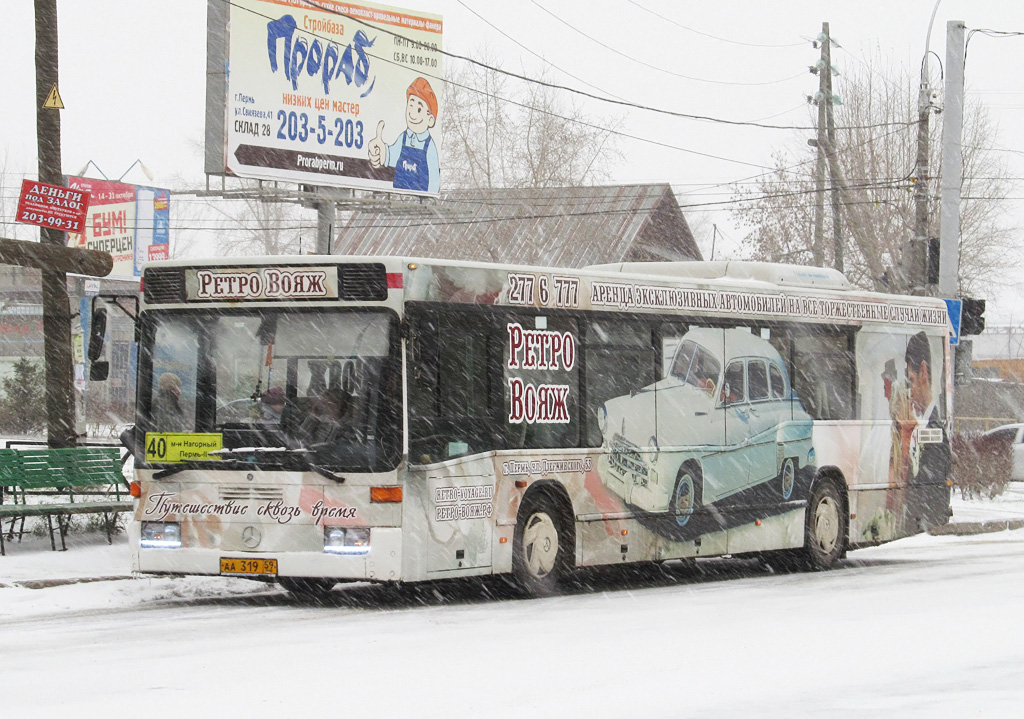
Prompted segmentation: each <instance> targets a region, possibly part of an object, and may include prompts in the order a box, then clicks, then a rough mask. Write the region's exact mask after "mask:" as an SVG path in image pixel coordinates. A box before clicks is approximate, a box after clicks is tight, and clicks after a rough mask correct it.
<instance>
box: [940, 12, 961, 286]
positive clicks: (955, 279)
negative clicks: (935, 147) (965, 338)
mask: <svg viewBox="0 0 1024 719" xmlns="http://www.w3.org/2000/svg"><path fill="white" fill-rule="evenodd" d="M964 29H965V25H964V22H963V20H950V21H949V22H947V23H946V90H945V98H944V102H943V110H942V117H943V120H942V183H941V185H942V186H941V195H940V217H941V219H940V224H939V243H940V245H939V288H938V289H939V296H940V297H943V298H945V299H953V298H955V297H958V296H959V294H960V283H959V274H960V186H961V184H962V183H963V174H964V169H963V148H962V143H963V137H962V136H963V124H964V55H965V48H964Z"/></svg>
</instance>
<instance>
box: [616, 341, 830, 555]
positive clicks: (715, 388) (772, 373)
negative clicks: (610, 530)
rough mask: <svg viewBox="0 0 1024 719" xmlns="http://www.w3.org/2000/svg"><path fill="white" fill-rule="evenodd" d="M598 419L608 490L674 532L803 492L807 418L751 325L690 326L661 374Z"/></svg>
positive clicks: (747, 517) (809, 449)
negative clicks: (749, 328) (658, 377)
mask: <svg viewBox="0 0 1024 719" xmlns="http://www.w3.org/2000/svg"><path fill="white" fill-rule="evenodd" d="M598 415H599V416H598V419H599V424H600V426H601V431H602V435H603V454H602V461H601V462H600V473H601V477H602V481H603V482H604V484H605V486H607V487H608V488H609V489H611V490H612V491H613V492H614V493H615V494H617V495H618V496H619V497H620V498H621V499H622V500H623V501H624V502H625V503H626V504H627V505H628V506H630V507H631V508H632V509H633V510H634V511H637V510H639V512H638V513H639V515H640V516H641V517H644V516H647V518H650V515H651V514H652V513H653V514H654V515H657V516H659V517H660V518H662V519H666V518H667V519H668V521H665V522H661V524H660V526H662V527H664V528H665V529H666V530H668V531H669V533H670V534H672V535H673V536H674V537H676V538H684V537H681V536H680V535H686V536H687V537H693V536H696V535H698V534H701V533H704V532H707V531H713V530H714V529H717V528H726V527H728V526H737V525H739V524H745V523H747V522H751V521H755V520H756V519H757V518H758V517H765V516H770V515H773V514H778V513H779V512H782V511H785V510H787V509H790V508H792V507H793V506H794V505H796V504H797V503H799V502H801V501H802V500H803V499H805V498H806V497H805V496H804V495H806V491H807V487H808V485H809V478H810V475H811V472H810V471H808V469H809V468H812V467H813V465H814V448H813V445H812V440H811V429H812V420H811V417H810V415H808V414H807V412H806V411H805V410H804V407H803V405H802V404H801V402H800V399H799V398H798V397H797V396H796V394H795V393H794V391H793V387H792V385H791V383H790V378H789V374H788V372H787V371H786V364H785V362H784V361H783V359H782V356H781V355H780V354H779V352H778V350H776V349H775V347H773V346H772V345H771V344H770V343H769V342H768V341H767V340H765V339H762V338H761V337H759V336H757V335H754V334H752V333H751V332H750V330H748V329H744V328H733V329H719V328H693V329H690V330H689V331H688V332H687V333H686V334H685V335H684V336H683V338H682V340H681V342H680V343H679V346H678V348H677V350H676V352H675V355H674V357H673V359H672V362H671V365H670V367H669V369H668V372H667V373H666V376H665V377H664V378H663V379H661V380H659V381H658V382H656V383H654V384H652V385H649V386H647V387H644V388H642V389H640V390H637V391H634V392H632V393H631V394H630V395H628V396H621V397H616V398H614V399H611V400H609V401H607V402H605V403H604V404H603V405H602V406H601V407H600V408H599V409H598Z"/></svg>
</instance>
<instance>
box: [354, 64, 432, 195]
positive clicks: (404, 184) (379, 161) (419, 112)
mask: <svg viewBox="0 0 1024 719" xmlns="http://www.w3.org/2000/svg"><path fill="white" fill-rule="evenodd" d="M405 97H406V105H405V122H406V125H407V126H408V129H407V130H406V131H405V132H403V133H402V134H401V135H399V136H398V139H397V140H395V142H394V143H393V144H391V145H386V144H384V140H383V138H382V137H381V136H382V135H383V133H384V121H383V120H381V121H380V122H378V123H377V136H376V137H375V138H373V139H372V140H370V143H369V145H368V148H369V152H370V165H371V166H372V167H374V168H379V167H383V166H385V165H387V166H388V167H393V168H395V181H394V187H395V189H396V190H414V191H417V192H437V191H438V190H439V189H440V187H441V164H440V161H439V159H438V154H437V145H436V143H434V141H433V138H432V137H431V136H430V128H432V127H433V126H434V123H436V122H437V96H436V95H434V91H433V89H431V87H430V83H429V82H427V81H426V80H425V79H423V78H422V77H418V78H416V79H415V80H414V81H413V83H412V84H411V85H409V89H408V90H406V91H405Z"/></svg>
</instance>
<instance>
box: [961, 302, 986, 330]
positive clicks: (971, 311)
mask: <svg viewBox="0 0 1024 719" xmlns="http://www.w3.org/2000/svg"><path fill="white" fill-rule="evenodd" d="M984 330H985V300H973V299H970V298H968V297H964V298H963V300H962V304H961V308H960V335H961V336H963V335H980V334H981V333H982V332H983V331H984Z"/></svg>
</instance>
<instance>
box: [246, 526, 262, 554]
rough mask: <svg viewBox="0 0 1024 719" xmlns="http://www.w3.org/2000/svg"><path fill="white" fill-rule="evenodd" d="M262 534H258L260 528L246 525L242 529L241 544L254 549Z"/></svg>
mask: <svg viewBox="0 0 1024 719" xmlns="http://www.w3.org/2000/svg"><path fill="white" fill-rule="evenodd" d="M261 539H263V536H262V535H261V534H260V530H258V529H256V527H246V528H245V529H243V530H242V544H244V545H245V546H247V547H248V548H249V549H254V548H255V547H257V546H258V545H259V543H260V540H261Z"/></svg>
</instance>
